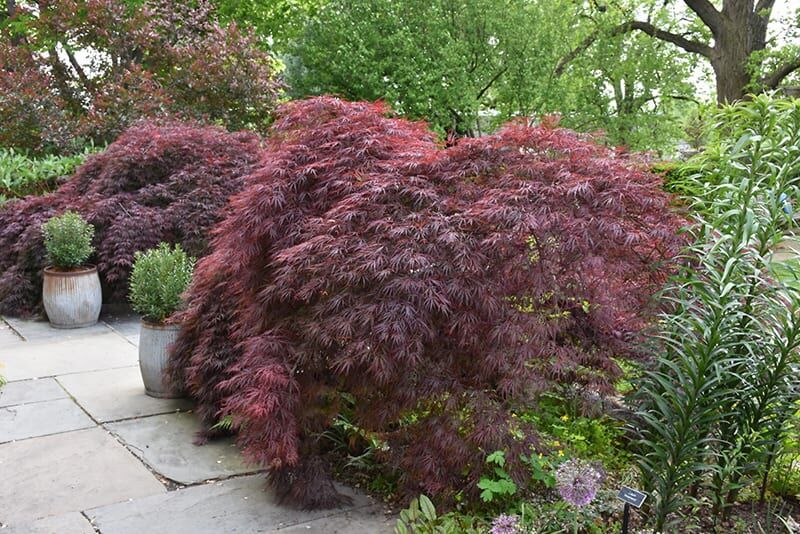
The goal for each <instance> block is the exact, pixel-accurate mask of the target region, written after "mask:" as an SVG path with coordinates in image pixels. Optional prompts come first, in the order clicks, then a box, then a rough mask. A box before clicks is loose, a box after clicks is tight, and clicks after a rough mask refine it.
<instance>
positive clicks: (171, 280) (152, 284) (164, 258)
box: [130, 243, 195, 323]
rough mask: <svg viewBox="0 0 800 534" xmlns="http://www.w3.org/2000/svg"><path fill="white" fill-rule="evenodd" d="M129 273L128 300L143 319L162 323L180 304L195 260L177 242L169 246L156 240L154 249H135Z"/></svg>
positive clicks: (190, 277) (190, 278)
mask: <svg viewBox="0 0 800 534" xmlns="http://www.w3.org/2000/svg"><path fill="white" fill-rule="evenodd" d="M135 257H136V260H135V263H134V264H133V272H132V273H131V287H130V301H131V306H132V307H133V309H134V310H135V311H136V312H137V313H140V314H141V315H142V316H143V317H144V319H145V320H146V321H149V322H153V323H163V322H164V320H165V319H166V318H167V317H169V316H170V315H172V313H174V312H175V310H177V309H178V306H179V305H180V303H181V295H182V294H183V293H184V291H186V288H187V287H189V282H190V281H191V280H192V272H193V271H194V263H195V259H194V258H192V257H190V256H187V254H186V252H184V250H183V249H182V248H181V246H180V245H175V248H174V249H173V248H171V247H170V245H169V244H167V243H160V244H159V245H158V247H157V248H153V249H150V250H147V251H145V252H137V253H136V256H135Z"/></svg>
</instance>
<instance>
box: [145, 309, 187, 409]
mask: <svg viewBox="0 0 800 534" xmlns="http://www.w3.org/2000/svg"><path fill="white" fill-rule="evenodd" d="M180 328H181V327H180V325H176V324H155V323H150V322H147V321H144V320H143V321H142V326H141V329H140V332H139V369H141V371H142V380H143V381H144V390H145V393H147V394H148V395H150V396H151V397H158V398H160V399H175V398H178V397H180V394H179V393H176V392H174V391H172V390H171V389H170V388H169V387H168V386H167V384H166V381H165V380H164V370H165V369H166V368H167V362H168V361H169V346H170V345H171V344H172V343H174V342H175V340H176V339H178V331H179V330H180Z"/></svg>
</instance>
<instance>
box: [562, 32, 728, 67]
mask: <svg viewBox="0 0 800 534" xmlns="http://www.w3.org/2000/svg"><path fill="white" fill-rule="evenodd" d="M633 30H639V31H641V32H644V33H646V34H648V35H650V36H651V37H655V38H656V39H661V40H662V41H668V42H670V43H672V44H675V45H677V46H679V47H681V48H683V49H684V50H686V51H687V52H692V53H694V54H700V55H701V56H705V57H707V58H711V52H712V48H711V47H710V46H708V45H706V44H703V43H700V42H697V41H692V40H690V39H687V38H686V37H683V36H681V35H678V34H675V33H671V32H668V31H664V30H660V29H658V28H656V27H655V26H653V25H652V24H650V23H649V22H644V21H639V20H634V21H631V22H626V23H624V24H620V25H619V26H614V27H613V28H611V30H610V31H608V32H601V31H600V30H595V31H593V32H592V33H590V34H589V35H588V36H587V37H586V38H585V39H584V40H583V41H581V42H580V43H579V44H578V46H576V47H575V48H573V49H572V50H570V52H569V53H568V54H567V55H565V56H564V57H562V58H561V59H560V60H559V61H558V64H557V65H556V68H555V71H554V74H555V75H556V76H561V75H562V74H564V71H565V70H566V68H567V65H568V64H569V63H570V62H572V61H573V60H574V59H575V58H576V57H578V56H579V55H580V54H581V53H583V52H584V51H585V50H586V49H587V48H589V47H590V46H592V43H594V42H595V41H596V40H597V39H598V38H599V37H600V36H601V35H603V34H605V35H606V36H608V37H613V36H615V35H621V34H623V33H628V32H630V31H633Z"/></svg>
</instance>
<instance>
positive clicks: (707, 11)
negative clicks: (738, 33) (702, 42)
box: [683, 0, 774, 35]
mask: <svg viewBox="0 0 800 534" xmlns="http://www.w3.org/2000/svg"><path fill="white" fill-rule="evenodd" d="M683 1H684V2H686V5H687V6H688V7H689V9H691V10H692V11H694V12H695V13H696V14H697V16H698V17H700V20H702V21H703V23H704V24H705V25H706V26H708V28H709V29H710V30H711V33H713V34H714V35H716V34H717V32H719V31H720V28H721V27H722V14H721V13H720V12H719V11H717V10H716V8H715V7H714V4H712V3H711V2H710V1H709V0H683ZM773 1H774V0H773Z"/></svg>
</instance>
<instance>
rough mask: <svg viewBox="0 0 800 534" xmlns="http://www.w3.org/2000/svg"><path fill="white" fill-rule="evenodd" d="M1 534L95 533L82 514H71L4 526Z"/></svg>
mask: <svg viewBox="0 0 800 534" xmlns="http://www.w3.org/2000/svg"><path fill="white" fill-rule="evenodd" d="M0 514H2V512H0ZM3 534H95V531H94V527H92V524H91V523H89V520H88V519H86V518H85V517H84V516H83V515H82V514H80V513H78V512H72V513H69V514H63V515H56V516H52V517H45V518H43V519H39V520H37V521H32V522H25V523H17V524H15V525H5V526H4V527H3Z"/></svg>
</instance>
